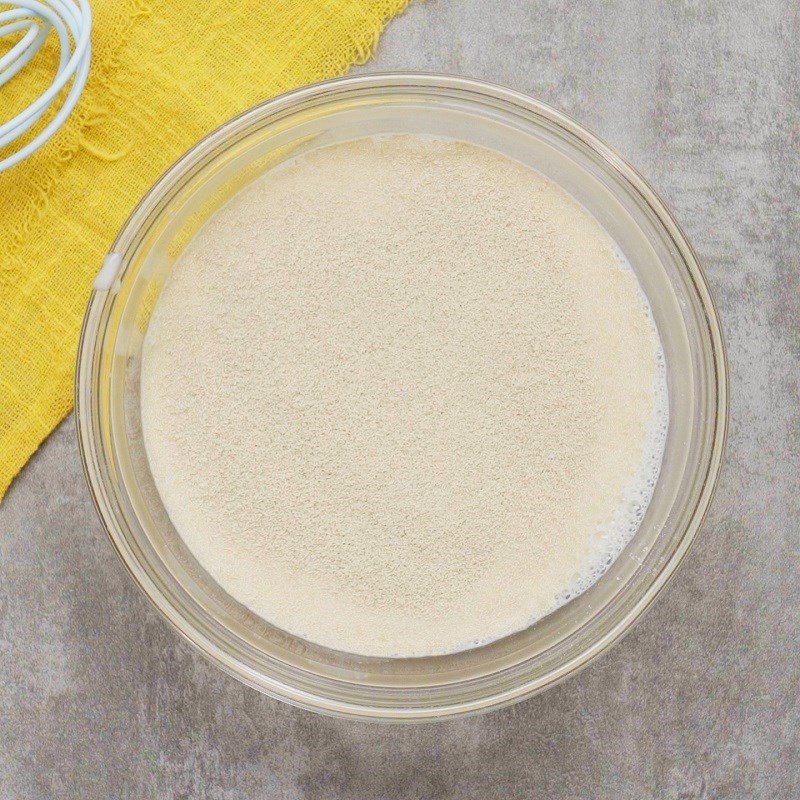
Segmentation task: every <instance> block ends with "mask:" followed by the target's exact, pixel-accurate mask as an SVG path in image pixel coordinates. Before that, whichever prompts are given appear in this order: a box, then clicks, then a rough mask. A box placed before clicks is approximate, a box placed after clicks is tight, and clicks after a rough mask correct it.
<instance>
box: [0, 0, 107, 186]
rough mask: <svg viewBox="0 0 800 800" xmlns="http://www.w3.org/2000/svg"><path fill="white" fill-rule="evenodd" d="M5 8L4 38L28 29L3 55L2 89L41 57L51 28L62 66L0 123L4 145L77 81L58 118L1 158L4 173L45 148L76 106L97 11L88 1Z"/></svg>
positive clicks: (0, 30) (0, 31) (22, 2)
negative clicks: (37, 92) (25, 103)
mask: <svg viewBox="0 0 800 800" xmlns="http://www.w3.org/2000/svg"><path fill="white" fill-rule="evenodd" d="M10 5H11V6H12V7H11V8H10V9H8V10H6V11H2V12H0V36H8V35H11V34H14V33H19V32H20V31H25V33H24V34H23V36H22V38H21V39H20V40H19V41H18V42H17V43H16V44H15V45H14V46H13V47H12V48H11V49H10V50H9V51H8V52H7V53H6V54H5V55H4V56H3V57H2V58H0V89H1V88H2V86H3V85H4V84H6V83H7V82H8V81H9V80H11V78H13V77H14V76H15V75H16V74H17V73H18V72H19V71H20V70H21V69H23V67H25V65H26V64H28V63H29V62H30V60H31V59H32V58H33V57H34V56H35V55H36V53H37V52H38V50H39V48H40V47H41V46H42V44H43V43H44V41H45V39H46V38H47V36H48V35H49V33H50V32H51V31H54V32H55V34H56V36H57V38H58V42H59V48H60V53H59V63H58V70H57V72H56V75H55V77H54V78H53V81H52V83H51V84H50V85H49V86H48V87H47V89H46V90H45V91H44V92H42V94H41V95H39V97H37V98H36V99H35V100H34V101H33V102H32V103H30V105H28V106H27V108H25V109H23V110H22V111H20V112H19V113H18V114H17V115H16V116H15V117H13V118H12V119H10V120H8V121H7V122H4V123H2V124H0V147H4V146H7V145H10V144H12V143H13V142H15V141H18V140H19V139H20V138H21V137H22V136H24V135H25V134H26V133H27V132H28V131H29V130H30V129H31V128H32V127H33V126H34V125H35V124H36V122H38V120H39V119H40V118H41V117H42V116H43V115H44V114H45V112H46V111H47V110H48V109H49V108H51V107H52V106H53V104H54V103H55V102H56V100H57V97H58V94H59V92H61V90H62V89H63V88H64V87H65V86H66V85H67V84H68V83H69V82H70V81H72V84H71V86H70V87H69V90H68V92H67V95H66V97H65V98H64V102H63V104H62V105H61V107H60V108H59V109H58V111H57V112H56V114H55V116H54V117H53V118H52V119H51V120H50V122H48V123H47V125H46V126H45V127H44V128H43V129H42V130H41V131H40V132H39V133H38V134H37V135H36V136H35V137H34V138H33V139H32V140H31V141H30V142H28V143H27V144H26V145H25V146H23V147H21V148H20V149H19V150H17V151H16V152H14V153H12V154H11V155H9V156H7V157H6V158H4V159H0V172H2V171H3V170H6V169H8V168H9V167H13V166H14V165H15V164H18V163H19V162H20V161H22V160H23V159H24V158H27V157H28V156H29V155H30V154H31V153H33V152H34V151H35V150H37V149H38V148H39V147H41V146H42V145H43V144H44V143H45V142H46V141H47V140H48V139H49V138H50V137H51V136H52V135H53V134H54V133H55V132H56V131H57V130H58V129H59V128H60V127H61V126H62V125H63V124H64V120H66V118H67V117H68V116H69V115H70V113H71V112H72V110H73V109H74V108H75V106H76V104H77V102H78V98H79V97H80V94H81V92H82V91H83V87H84V86H85V85H86V77H87V75H88V74H89V61H90V59H91V41H90V34H91V30H92V11H91V8H90V6H89V2H88V0H13V1H12V2H11V3H10Z"/></svg>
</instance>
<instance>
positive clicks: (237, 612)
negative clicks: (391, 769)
mask: <svg viewBox="0 0 800 800" xmlns="http://www.w3.org/2000/svg"><path fill="white" fill-rule="evenodd" d="M386 133H418V134H429V135H436V136H444V137H451V138H455V139H462V140H466V141H470V142H473V143H476V144H478V145H483V146H486V147H491V148H494V149H495V150H498V151H500V152H502V153H505V154H507V155H509V156H510V157H512V158H515V159H517V160H518V161H521V162H524V163H526V164H529V165H531V166H532V167H534V168H536V169H538V170H539V171H540V172H542V173H544V174H545V175H547V176H549V177H550V178H552V179H553V180H555V181H556V182H557V183H558V184H560V185H561V186H562V187H563V188H564V189H566V190H567V191H568V192H570V193H571V194H572V195H573V196H574V197H575V198H577V199H578V200H579V201H580V202H581V203H582V204H583V205H584V206H585V207H586V208H587V209H588V210H589V211H591V212H592V213H593V214H594V215H595V217H596V218H597V219H598V220H599V221H600V223H601V224H602V225H603V226H604V227H605V228H606V229H607V230H608V232H609V233H610V234H611V236H612V237H613V238H614V239H615V241H616V242H617V244H618V245H619V247H620V249H621V250H622V251H623V252H624V254H625V255H626V256H627V258H628V260H629V262H630V264H631V265H632V267H633V268H634V270H635V272H636V273H637V276H638V278H639V281H640V282H641V285H642V287H643V289H644V291H645V293H646V294H647V296H648V298H649V300H650V304H651V306H652V309H653V314H654V317H655V320H656V324H657V326H658V329H659V333H660V336H661V340H662V343H663V347H664V352H665V356H666V363H667V380H668V387H669V406H670V426H669V432H668V436H667V442H666V449H665V455H664V460H663V464H662V467H661V473H660V476H659V479H658V482H657V485H656V488H655V492H654V495H653V499H652V501H651V503H650V506H649V508H648V509H647V513H646V515H645V517H644V519H643V522H642V524H641V527H640V528H639V530H638V532H637V533H636V535H635V536H634V538H633V539H632V541H631V542H630V543H629V545H628V546H627V547H626V549H625V550H624V551H623V552H622V554H621V555H620V556H619V557H618V558H617V559H616V561H614V562H613V564H612V565H611V566H610V567H609V569H608V570H607V571H606V572H605V574H604V575H603V576H602V577H601V578H600V579H599V580H598V581H597V583H596V584H595V585H594V586H592V587H591V588H590V589H589V590H588V591H586V592H585V593H583V594H581V595H579V596H578V597H577V598H574V599H573V600H571V601H570V602H569V603H567V604H566V605H564V606H562V607H561V608H560V609H558V610H557V611H556V612H554V613H553V614H551V615H550V616H548V617H546V618H544V619H542V620H540V621H539V622H537V623H536V624H534V625H532V626H530V627H529V628H527V629H526V630H524V631H521V632H519V633H516V634H514V635H511V636H508V637H506V638H504V639H500V640H498V641H494V642H492V643H490V644H488V645H485V646H483V647H478V648H475V649H472V650H467V651H464V652H460V653H456V654H452V655H445V656H436V657H430V658H410V659H389V658H371V657H369V658H368V657H361V656H356V655H351V654H348V653H343V652H338V651H333V650H329V649H326V648H324V647H320V646H317V645H315V644H313V643H311V642H308V641H305V640H302V639H299V638H297V637H294V636H292V635H290V634H288V633H286V632H284V631H282V630H280V629H278V628H275V627H273V626H271V625H269V624H268V623H266V622H265V621H264V620H262V619H261V618H259V617H257V616H256V615H254V614H252V613H251V612H249V611H248V610H247V609H246V608H244V607H243V606H241V605H240V604H238V603H237V602H236V601H235V600H233V599H232V598H231V597H230V596H229V595H227V594H226V593H225V592H224V591H223V590H222V589H221V588H220V587H219V586H218V585H217V584H216V583H215V582H214V581H213V580H212V579H211V578H210V576H209V575H208V574H207V573H206V572H205V571H204V569H203V568H202V567H201V566H200V565H199V564H198V563H197V561H196V560H195V559H194V558H193V557H192V555H191V554H190V553H189V552H188V550H187V549H186V547H185V545H184V544H183V543H182V541H181V539H180V537H179V536H178V534H177V533H176V531H175V529H174V528H173V526H172V524H171V523H170V520H169V517H168V516H167V514H166V512H165V510H164V507H163V505H162V503H161V500H160V498H159V495H158V492H157V490H156V488H155V485H154V483H153V479H152V477H151V475H150V471H149V468H148V464H147V459H146V456H145V451H144V446H143V443H142V432H141V422H140V410H139V369H140V357H141V351H142V340H143V337H144V333H145V331H146V330H147V325H148V320H149V316H150V312H151V310H152V308H153V305H154V303H155V301H156V300H157V298H158V295H159V292H160V290H161V287H162V286H163V283H164V279H165V277H166V275H167V274H168V272H169V270H170V268H171V265H172V264H173V263H174V261H175V259H176V257H177V256H178V255H179V254H180V252H181V250H182V248H183V247H184V246H185V244H186V242H187V241H188V240H189V239H190V238H191V236H192V234H193V233H194V232H195V231H196V230H197V228H198V227H199V226H200V225H202V223H203V221H204V220H205V219H207V218H208V216H209V215H210V214H212V213H213V212H214V211H215V209H217V208H218V207H219V206H220V205H221V204H222V203H224V202H225V201H226V200H227V199H228V198H229V197H230V196H231V195H232V194H233V193H234V192H236V191H237V190H238V189H239V188H241V187H242V186H243V185H244V184H246V183H247V182H249V181H251V180H252V179H253V178H255V177H257V176H258V175H260V174H262V173H263V172H264V171H266V170H268V169H270V168H272V167H274V166H275V165H277V164H279V163H280V162H282V161H283V160H285V159H287V158H290V157H292V156H295V155H298V154H300V153H302V152H304V151H307V150H309V149H312V148H316V147H320V146H322V145H327V144H331V143H333V142H338V141H342V140H347V139H353V138H358V137H363V136H371V135H380V134H386ZM75 405H76V416H77V420H78V438H79V443H80V450H81V455H82V458H83V463H84V468H85V472H86V477H87V480H88V483H89V487H90V490H91V493H92V496H93V498H94V502H95V505H96V507H97V510H98V513H99V514H100V517H101V519H102V520H103V523H104V525H105V527H106V529H107V530H108V533H109V536H110V538H111V541H112V542H113V544H114V546H115V547H116V549H117V551H118V553H119V555H120V557H121V558H122V561H123V562H124V563H125V565H126V566H127V568H128V569H129V570H130V572H131V574H132V575H133V577H134V578H135V580H136V581H137V583H138V584H139V585H140V586H141V588H142V589H143V590H144V592H145V594H146V595H147V596H148V597H149V598H150V600H151V601H152V602H153V603H154V605H155V606H156V607H157V608H158V609H159V610H160V611H161V613H162V614H163V615H164V616H165V617H166V618H167V619H168V620H169V621H170V622H171V623H172V624H173V625H174V626H175V627H176V628H177V629H178V630H179V631H180V632H181V633H182V634H183V635H184V636H185V637H186V638H187V639H188V640H189V641H190V642H191V643H192V644H193V645H195V646H196V647H197V648H198V649H199V650H200V651H201V652H203V653H204V654H205V655H207V656H208V657H210V658H211V659H212V660H213V661H214V662H215V663H217V664H218V665H219V666H220V667H222V668H223V669H224V670H226V671H227V672H229V673H230V674H231V675H234V676H235V677H236V678H238V679H240V680H241V681H243V682H244V683H246V684H249V685H250V686H253V687H255V688H257V689H259V690H261V691H263V692H265V693H267V694H269V695H272V696H273V697H277V698H280V699H281V700H285V701H287V702H289V703H294V704H296V705H298V706H302V707H304V708H308V709H312V710H315V711H320V712H325V713H330V714H338V715H343V716H349V717H360V718H366V719H382V720H424V719H440V718H443V717H448V716H453V715H461V714H469V713H474V712H478V711H482V710H486V709H489V708H496V707H498V706H502V705H505V704H508V703H511V702H514V701H516V700H520V699H522V698H524V697H528V696H530V695H532V694H535V693H536V692H539V691H541V690H543V689H545V688H547V687H549V686H552V685H553V684H554V683H556V682H557V681H560V680H562V679H564V678H566V677H567V676H569V675H571V674H573V673H575V672H576V671H577V670H579V669H580V668H581V667H583V666H585V665H586V664H587V663H588V662H589V661H590V660H591V659H593V658H594V657H596V656H597V655H598V654H600V653H601V652H603V651H604V650H605V649H606V648H607V647H609V646H610V645H611V644H612V643H613V642H615V641H616V640H617V639H619V638H620V636H622V634H623V633H625V631H626V630H628V628H629V627H630V626H631V624H632V623H633V621H634V620H635V619H636V618H637V617H638V616H639V615H640V614H642V612H643V611H644V610H645V609H646V608H647V607H648V606H649V605H650V603H651V602H652V601H653V600H654V598H655V597H656V595H657V594H658V592H659V591H660V590H661V588H662V587H663V586H664V584H665V583H666V581H667V579H668V578H669V577H670V575H672V573H673V572H674V571H675V569H676V568H677V566H678V564H679V563H680V562H681V560H682V559H683V557H684V556H685V555H686V552H687V550H688V549H689V546H690V545H691V543H692V541H693V539H694V537H695V535H696V533H697V530H698V528H699V526H700V524H701V522H702V520H703V516H704V514H705V512H706V509H707V508H708V505H709V502H710V500H711V497H712V494H713V489H714V484H715V482H716V478H717V474H718V471H719V467H720V460H721V454H722V450H723V446H724V440H725V430H726V420H727V377H726V368H725V355H724V349H723V343H722V338H721V334H720V326H719V322H718V319H717V314H716V311H715V309H714V304H713V301H712V299H711V296H710V294H709V291H708V287H707V285H706V281H705V278H704V276H703V273H702V271H701V269H700V267H699V265H698V263H697V259H696V258H695V256H694V253H693V252H692V249H691V247H690V246H689V244H688V242H687V241H686V238H685V237H684V236H683V234H682V233H681V231H680V229H679V228H678V226H677V224H676V223H675V221H674V219H673V218H672V216H671V214H670V213H669V211H667V209H666V208H665V206H664V204H663V203H662V201H661V200H660V199H659V198H658V197H657V196H656V194H655V193H654V192H653V190H652V189H651V188H650V187H649V186H648V185H647V184H646V183H645V182H644V181H643V180H642V178H641V177H640V176H639V175H638V174H637V173H636V172H635V171H634V170H633V169H632V168H631V167H630V166H628V165H627V164H626V163H625V162H624V161H623V160H622V159H621V158H620V157H619V156H618V155H617V154H616V153H615V152H614V151H613V150H611V149H610V148H609V147H608V146H606V145H605V144H603V143H602V142H600V141H598V140H597V139H596V138H595V137H594V136H592V135H591V134H589V133H587V132H586V131H585V130H583V129H582V128H581V127H580V126H578V125H577V124H575V123H574V122H572V121H571V120H570V119H568V118H567V117H565V116H564V115H562V114H560V113H559V112H557V111H554V110H553V109H551V108H549V107H547V106H545V105H543V104H541V103H538V102H536V101H534V100H532V99H531V98H529V97H526V96H525V95H522V94H519V93H517V92H513V91H510V90H508V89H503V88H500V87H497V86H491V85H488V84H485V83H481V82H478V81H474V80H469V79H464V78H456V77H448V76H441V75H426V74H392V75H365V76H358V77H349V78H343V79H339V80H333V81H329V82H326V83H321V84H317V85H314V86H310V87H307V88H303V89H299V90H297V91H294V92H290V93H289V94H285V95H283V96H281V97H278V98H275V99H273V100H270V101H268V102H265V103H263V104H261V105H259V106H256V107H255V108H252V109H250V110H249V111H246V112H245V113H244V114H242V115H241V116H239V117H237V118H236V119H233V120H231V121H230V122H228V123H226V124H225V125H223V126H222V127H221V128H219V129H217V130H216V131H214V132H213V133H211V134H210V135H209V136H207V137H206V138H205V139H204V140H203V141H201V142H200V143H199V144H198V145H196V146H195V147H194V148H193V149H192V150H190V151H189V152H188V153H187V154H186V155H184V156H183V157H182V158H181V159H180V160H179V161H178V162H177V163H176V164H175V165H174V166H173V167H171V168H170V169H169V170H168V171H167V172H166V174H165V175H164V176H163V177H162V178H161V179H160V180H159V181H158V182H157V183H156V184H155V186H153V188H152V189H151V190H150V192H149V193H148V194H147V195H146V197H145V198H144V199H143V200H142V201H141V203H140V204H139V206H138V207H137V208H136V209H135V210H134V212H133V213H132V214H131V216H130V218H129V219H128V221H127V222H126V223H125V225H124V226H123V228H122V230H121V232H120V233H119V236H118V237H117V239H116V241H115V242H114V245H113V248H112V252H111V254H110V256H109V258H108V259H107V260H106V264H105V266H104V268H103V270H102V271H101V273H100V274H99V275H98V280H97V282H96V284H95V290H94V291H93V293H92V295H91V298H90V300H89V305H88V309H87V312H86V317H85V320H84V325H83V331H82V334H81V340H80V347H79V355H78V368H77V376H76V402H75ZM287 591H290V590H289V589H287Z"/></svg>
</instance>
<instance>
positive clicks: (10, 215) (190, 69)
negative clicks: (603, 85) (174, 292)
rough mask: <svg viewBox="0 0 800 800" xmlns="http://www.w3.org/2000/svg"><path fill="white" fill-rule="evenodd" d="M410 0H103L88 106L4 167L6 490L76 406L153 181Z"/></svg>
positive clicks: (1, 105)
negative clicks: (112, 273)
mask: <svg viewBox="0 0 800 800" xmlns="http://www.w3.org/2000/svg"><path fill="white" fill-rule="evenodd" d="M407 2H408V0H237V1H236V2H229V0H208V1H207V2H203V3H192V2H188V0H157V1H156V0H152V2H150V1H149V0H92V10H93V14H94V27H93V33H92V46H93V53H92V66H91V70H90V73H89V80H88V82H87V84H86V87H85V89H84V92H83V95H82V96H81V100H80V102H79V104H78V106H77V108H76V109H75V111H74V112H73V114H72V115H71V116H70V118H69V119H68V121H67V123H66V124H65V126H64V127H63V128H62V129H61V131H60V132H59V133H58V134H56V136H55V137H54V138H53V139H51V140H50V142H48V143H47V144H46V145H45V146H44V147H43V148H42V149H40V150H39V151H38V152H36V153H34V154H33V155H32V156H30V157H29V158H28V159H26V160H25V161H23V162H22V163H21V164H19V165H18V166H16V167H13V168H11V169H10V170H8V171H6V172H4V173H0V498H2V496H3V494H4V493H5V491H6V489H7V488H8V486H9V484H10V483H11V480H12V479H13V477H14V476H15V475H16V474H17V472H18V471H19V470H20V468H21V467H22V465H23V464H24V463H25V462H26V461H27V460H28V458H29V457H30V455H31V454H32V453H33V452H34V451H35V450H36V448H37V447H38V446H39V444H40V443H41V442H42V441H43V440H44V438H45V437H46V436H47V435H48V434H49V433H50V432H51V431H52V430H53V428H54V427H55V426H56V425H57V424H58V422H59V421H60V420H61V419H63V417H64V416H65V415H66V414H67V413H68V412H69V411H70V409H71V407H72V395H73V375H74V368H75V352H76V347H77V339H78V332H79V328H80V324H81V320H82V318H83V311H84V307H85V305H86V301H87V299H88V295H89V290H90V287H91V284H92V281H93V279H94V276H95V274H96V272H97V270H98V268H99V266H100V264H101V261H102V259H103V256H104V254H105V253H106V251H107V249H108V247H109V245H110V243H111V241H112V240H113V238H114V236H115V234H116V232H117V231H118V230H119V228H120V226H121V224H122V222H123V221H124V219H125V218H126V217H127V215H128V213H129V212H130V211H131V209H132V208H133V206H134V205H135V204H136V202H137V201H138V200H139V199H140V198H141V196H142V195H143V194H144V192H145V191H146V190H147V189H148V187H149V186H150V185H151V184H152V183H153V181H154V180H155V179H156V178H157V177H158V176H159V175H160V173H161V172H162V171H163V170H164V169H165V168H166V167H167V166H169V165H170V164H171V163H172V162H173V161H174V160H175V159H176V158H177V157H178V156H179V155H180V154H181V153H182V152H183V151H184V150H186V149H187V148H188V147H189V146H191V145H192V144H193V143H194V142H195V141H197V139H199V138H200V137H202V136H203V135H204V134H206V133H207V132H208V131H210V130H212V129H213V128H215V127H216V126H217V125H219V124H220V123H222V122H224V121H225V120H226V119H228V118H229V117H231V116H233V115H234V114H237V113H238V112H240V111H242V110H243V109H245V108H247V107H248V106H251V105H253V104H254V103H256V102H258V101H260V100H263V99H265V98H267V97H269V96H271V95H275V94H279V93H280V92H283V91H286V90H288V89H291V88H294V87H297V86H300V85H302V84H305V83H312V82H314V81H317V80H321V79H323V78H330V77H333V76H335V75H339V74H341V73H343V72H344V71H346V70H347V68H348V67H350V66H351V65H352V64H354V63H362V62H364V61H365V60H366V59H367V58H368V57H369V55H370V53H371V52H372V49H373V47H374V46H375V44H376V42H377V38H378V36H379V34H380V32H381V31H382V29H383V27H384V25H385V24H386V22H387V21H388V20H389V19H390V18H391V17H392V16H393V15H394V14H397V13H399V12H400V11H401V10H402V9H403V8H404V7H405V5H406V4H407ZM2 7H3V4H2V3H0V10H2ZM50 38H51V39H53V38H54V37H52V36H51V37H50ZM54 44H55V42H52V41H51V42H48V44H47V45H46V48H45V49H43V50H42V51H40V53H39V55H38V56H37V57H36V59H35V61H33V62H31V63H30V64H29V65H28V66H27V67H26V68H25V70H23V72H21V73H19V75H17V76H16V77H15V78H14V79H13V80H12V81H11V82H9V83H8V84H7V85H6V86H5V87H3V88H2V90H0V120H5V119H9V118H10V117H11V116H13V114H15V113H16V112H18V111H19V110H21V108H23V107H24V106H25V105H26V104H27V102H30V100H32V99H33V97H35V96H36V95H37V93H38V91H40V90H41V89H42V88H43V87H44V86H45V85H46V84H47V82H49V79H52V78H51V76H52V75H53V74H54V70H55V67H56V58H57V53H56V48H55V47H54ZM2 52H3V50H2V49H0V55H1V54H2ZM37 130H38V128H37ZM4 154H8V153H7V152H5V151H3V149H0V157H1V156H2V155H4Z"/></svg>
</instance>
